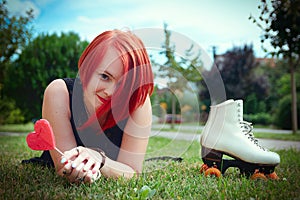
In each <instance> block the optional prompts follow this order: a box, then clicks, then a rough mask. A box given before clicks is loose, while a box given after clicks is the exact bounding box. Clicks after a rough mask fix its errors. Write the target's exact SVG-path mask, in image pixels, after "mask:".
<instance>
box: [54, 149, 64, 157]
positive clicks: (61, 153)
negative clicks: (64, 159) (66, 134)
mask: <svg viewBox="0 0 300 200" xmlns="http://www.w3.org/2000/svg"><path fill="white" fill-rule="evenodd" d="M54 149H55V150H56V151H57V152H58V153H60V155H62V156H65V155H64V154H63V152H61V151H60V150H59V149H58V148H56V147H54Z"/></svg>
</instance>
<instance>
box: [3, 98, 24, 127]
mask: <svg viewBox="0 0 300 200" xmlns="http://www.w3.org/2000/svg"><path fill="white" fill-rule="evenodd" d="M0 113H1V115H0V124H15V123H23V122H24V120H25V118H24V116H23V114H22V112H21V110H20V109H19V108H17V107H16V105H15V102H14V100H12V99H7V98H2V99H0Z"/></svg>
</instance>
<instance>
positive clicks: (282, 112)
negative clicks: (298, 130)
mask: <svg viewBox="0 0 300 200" xmlns="http://www.w3.org/2000/svg"><path fill="white" fill-rule="evenodd" d="M291 102H292V98H291V96H290V95H288V96H285V97H283V98H282V99H281V100H280V101H279V106H278V109H277V111H276V113H275V117H274V125H275V126H277V127H279V128H282V129H292V116H291V115H292V114H291ZM297 103H298V105H297V108H298V109H297V112H298V126H299V124H300V98H299V97H298V99H297Z"/></svg>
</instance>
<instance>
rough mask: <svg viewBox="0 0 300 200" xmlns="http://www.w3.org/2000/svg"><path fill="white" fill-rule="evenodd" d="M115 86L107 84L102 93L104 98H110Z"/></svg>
mask: <svg viewBox="0 0 300 200" xmlns="http://www.w3.org/2000/svg"><path fill="white" fill-rule="evenodd" d="M115 88H116V86H115V84H109V85H108V86H107V87H106V88H105V89H104V93H105V95H106V97H111V96H112V95H113V93H114V91H115Z"/></svg>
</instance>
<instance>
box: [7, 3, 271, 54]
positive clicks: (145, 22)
mask: <svg viewBox="0 0 300 200" xmlns="http://www.w3.org/2000/svg"><path fill="white" fill-rule="evenodd" d="M259 4H260V0H243V1H241V0H226V1H224V0H147V1H144V0H8V2H7V5H8V9H9V11H10V12H11V13H13V14H17V15H20V14H24V13H25V11H26V10H28V9H29V8H32V9H33V10H34V15H35V19H34V21H33V26H34V30H35V32H36V34H39V33H54V32H56V33H61V32H68V31H74V32H76V33H78V34H79V35H80V37H81V38H82V39H83V40H88V41H91V40H92V39H93V38H94V37H96V36H97V35H98V34H100V33H101V32H103V31H105V30H111V29H124V28H129V29H131V30H135V29H142V28H156V29H163V24H164V23H167V24H168V29H169V30H171V31H174V32H177V33H180V34H182V35H184V36H186V37H187V38H190V39H191V40H193V41H195V42H196V43H197V44H199V45H200V46H201V47H202V48H203V49H205V50H206V51H207V53H208V54H211V55H212V46H216V48H217V53H218V54H221V53H225V52H226V51H227V50H230V49H232V48H233V47H234V46H243V45H245V44H248V45H250V44H252V45H253V49H254V52H255V56H256V57H264V56H266V54H265V53H264V52H263V50H262V48H261V42H260V36H261V35H262V33H263V32H262V30H261V29H260V28H258V27H257V25H255V24H254V23H253V22H252V21H250V20H249V19H248V18H249V16H250V15H253V16H254V17H256V18H258V17H259V14H260V10H259V9H258V5H259ZM266 47H268V46H266Z"/></svg>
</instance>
